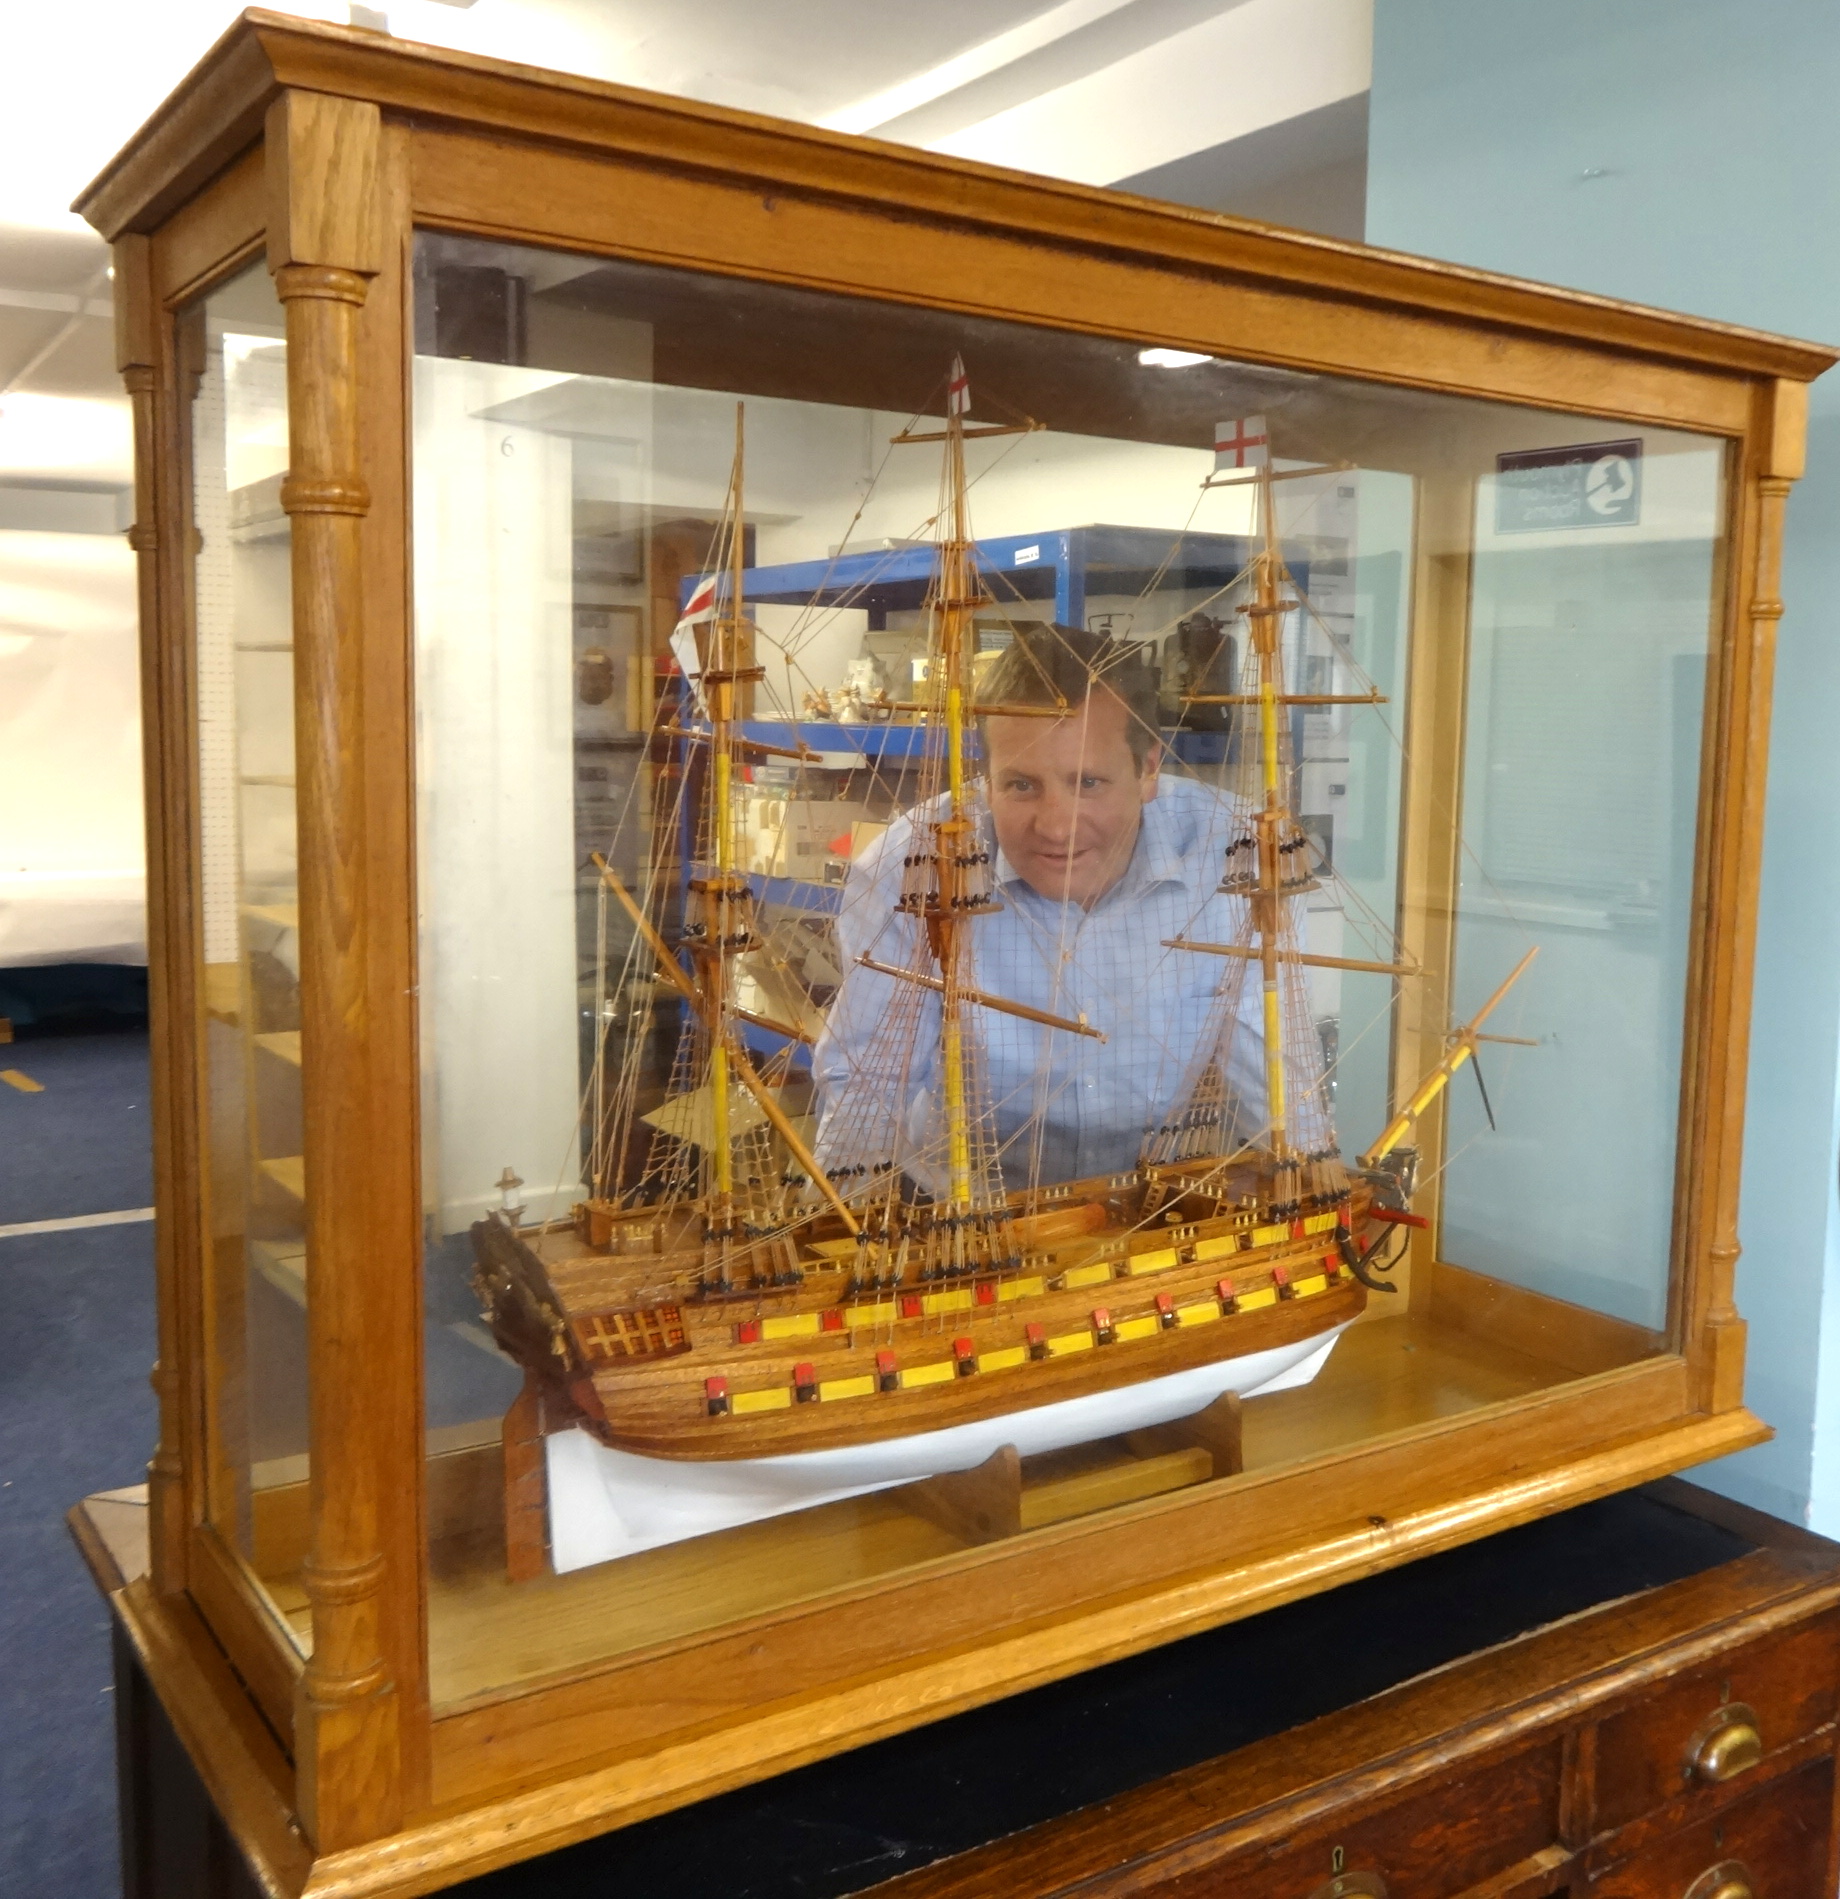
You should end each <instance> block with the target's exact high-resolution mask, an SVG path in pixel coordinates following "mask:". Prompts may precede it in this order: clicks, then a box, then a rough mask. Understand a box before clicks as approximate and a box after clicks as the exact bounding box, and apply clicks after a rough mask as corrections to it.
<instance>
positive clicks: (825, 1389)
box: [818, 1378, 875, 1402]
mask: <svg viewBox="0 0 1840 1899" xmlns="http://www.w3.org/2000/svg"><path fill="white" fill-rule="evenodd" d="M874 1390H875V1380H874V1379H873V1378H827V1379H825V1381H824V1382H823V1383H822V1384H821V1385H819V1387H818V1396H819V1397H820V1398H822V1399H824V1400H826V1401H827V1402H834V1401H835V1400H836V1399H838V1398H866V1397H868V1396H869V1395H870V1393H871V1392H873V1391H874Z"/></svg>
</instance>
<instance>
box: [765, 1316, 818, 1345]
mask: <svg viewBox="0 0 1840 1899" xmlns="http://www.w3.org/2000/svg"><path fill="white" fill-rule="evenodd" d="M817 1330H818V1315H817V1313H815V1312H788V1313H783V1314H781V1316H780V1317H779V1318H777V1319H762V1320H761V1322H760V1336H761V1337H762V1338H763V1339H802V1338H808V1337H809V1336H811V1334H813V1333H814V1332H816V1331H817Z"/></svg>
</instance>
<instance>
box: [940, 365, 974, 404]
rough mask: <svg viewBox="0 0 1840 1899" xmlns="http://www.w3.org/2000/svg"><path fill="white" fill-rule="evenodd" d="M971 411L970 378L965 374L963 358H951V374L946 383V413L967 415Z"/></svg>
mask: <svg viewBox="0 0 1840 1899" xmlns="http://www.w3.org/2000/svg"><path fill="white" fill-rule="evenodd" d="M970 413H971V379H970V377H968V376H967V375H966V374H965V359H964V358H963V357H962V356H954V357H953V358H952V374H951V376H950V378H949V379H948V381H947V383H946V414H947V415H958V416H968V415H970Z"/></svg>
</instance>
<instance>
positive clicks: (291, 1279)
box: [249, 1240, 307, 1311]
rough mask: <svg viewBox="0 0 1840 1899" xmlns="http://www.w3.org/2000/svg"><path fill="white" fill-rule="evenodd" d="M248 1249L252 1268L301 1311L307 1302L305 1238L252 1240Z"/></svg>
mask: <svg viewBox="0 0 1840 1899" xmlns="http://www.w3.org/2000/svg"><path fill="white" fill-rule="evenodd" d="M249 1251H250V1255H251V1258H252V1259H253V1260H254V1262H255V1268H256V1271H257V1272H259V1273H260V1274H261V1275H262V1277H263V1278H264V1279H266V1280H267V1281H268V1283H269V1284H270V1285H271V1286H273V1287H274V1289H275V1290H276V1291H277V1292H278V1293H280V1294H281V1296H282V1297H283V1298H284V1299H286V1300H288V1301H289V1302H290V1303H291V1304H293V1305H297V1306H299V1307H300V1308H301V1309H302V1310H303V1311H304V1310H305V1309H306V1304H307V1243H306V1241H305V1240H252V1241H251V1242H250V1245H249Z"/></svg>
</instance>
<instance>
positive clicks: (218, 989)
mask: <svg viewBox="0 0 1840 1899" xmlns="http://www.w3.org/2000/svg"><path fill="white" fill-rule="evenodd" d="M204 1012H205V1014H206V1015H208V1016H209V1017H210V1018H211V1020H212V1021H213V1022H225V1023H228V1024H229V1026H230V1027H231V1028H235V1027H236V1025H237V1023H238V1022H240V1021H241V1020H242V1017H243V972H242V970H241V969H240V968H239V967H238V966H237V965H236V964H235V963H206V964H205V966H204Z"/></svg>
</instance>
